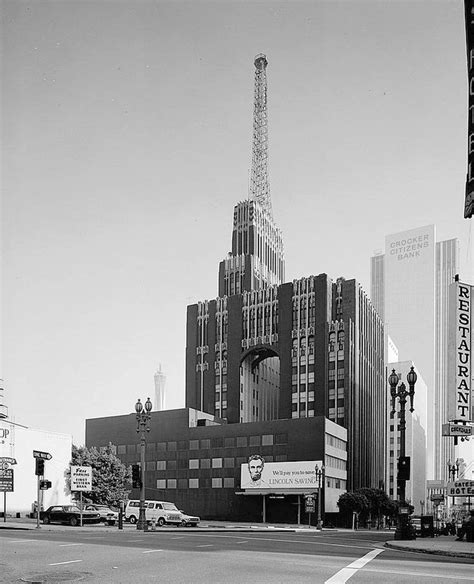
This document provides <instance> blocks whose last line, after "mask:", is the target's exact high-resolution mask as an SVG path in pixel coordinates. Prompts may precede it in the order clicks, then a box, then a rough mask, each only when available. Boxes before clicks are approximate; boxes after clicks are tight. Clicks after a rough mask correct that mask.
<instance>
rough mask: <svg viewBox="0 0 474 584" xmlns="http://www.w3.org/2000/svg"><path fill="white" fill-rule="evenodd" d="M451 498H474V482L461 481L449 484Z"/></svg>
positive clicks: (448, 489)
mask: <svg viewBox="0 0 474 584" xmlns="http://www.w3.org/2000/svg"><path fill="white" fill-rule="evenodd" d="M447 491H448V496H449V497H466V496H467V497H474V481H470V480H463V479H459V480H457V481H454V482H452V483H448V484H447Z"/></svg>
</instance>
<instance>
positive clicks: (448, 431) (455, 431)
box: [443, 422, 474, 436]
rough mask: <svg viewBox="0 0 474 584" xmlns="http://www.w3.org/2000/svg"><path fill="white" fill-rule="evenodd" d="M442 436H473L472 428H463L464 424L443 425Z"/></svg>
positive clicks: (473, 427) (450, 423)
mask: <svg viewBox="0 0 474 584" xmlns="http://www.w3.org/2000/svg"><path fill="white" fill-rule="evenodd" d="M443 436H474V426H464V424H455V423H454V422H449V424H443Z"/></svg>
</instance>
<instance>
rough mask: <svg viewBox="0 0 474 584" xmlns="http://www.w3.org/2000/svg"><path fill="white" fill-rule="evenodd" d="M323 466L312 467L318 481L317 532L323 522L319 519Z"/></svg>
mask: <svg viewBox="0 0 474 584" xmlns="http://www.w3.org/2000/svg"><path fill="white" fill-rule="evenodd" d="M324 471H325V468H324V464H321V466H319V465H316V466H315V467H314V472H315V473H316V477H317V479H318V522H317V524H316V528H317V529H319V530H322V529H323V520H322V517H321V493H322V491H321V488H322V483H324Z"/></svg>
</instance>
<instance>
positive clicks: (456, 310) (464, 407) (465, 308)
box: [449, 281, 473, 422]
mask: <svg viewBox="0 0 474 584" xmlns="http://www.w3.org/2000/svg"><path fill="white" fill-rule="evenodd" d="M472 296H473V293H472V287H471V286H470V285H469V284H463V283H462V282H459V281H457V282H455V283H454V284H452V285H451V286H450V322H449V357H450V359H449V362H450V381H451V383H452V384H453V389H454V391H453V392H452V394H451V400H450V409H449V418H450V420H457V421H462V422H470V421H471V420H472V308H473V298H472Z"/></svg>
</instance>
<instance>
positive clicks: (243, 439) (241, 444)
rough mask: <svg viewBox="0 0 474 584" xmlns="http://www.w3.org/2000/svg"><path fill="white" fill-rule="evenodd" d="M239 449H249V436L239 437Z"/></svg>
mask: <svg viewBox="0 0 474 584" xmlns="http://www.w3.org/2000/svg"><path fill="white" fill-rule="evenodd" d="M237 447H238V448H247V436H237Z"/></svg>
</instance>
